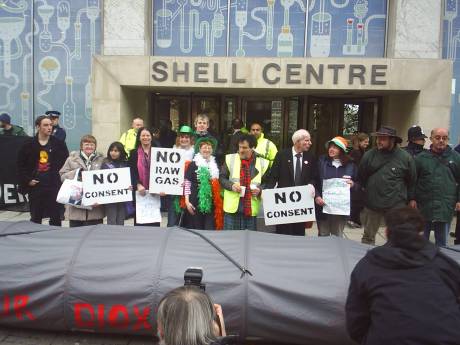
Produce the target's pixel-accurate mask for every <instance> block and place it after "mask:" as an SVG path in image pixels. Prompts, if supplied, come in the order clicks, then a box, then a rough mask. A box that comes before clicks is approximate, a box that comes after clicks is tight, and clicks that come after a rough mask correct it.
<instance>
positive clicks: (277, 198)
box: [262, 186, 316, 225]
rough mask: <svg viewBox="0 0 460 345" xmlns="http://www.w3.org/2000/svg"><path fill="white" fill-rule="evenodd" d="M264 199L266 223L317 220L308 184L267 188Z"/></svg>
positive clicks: (263, 194)
mask: <svg viewBox="0 0 460 345" xmlns="http://www.w3.org/2000/svg"><path fill="white" fill-rule="evenodd" d="M262 200H263V204H264V218H265V225H276V224H289V223H301V222H310V221H314V220H316V218H315V205H314V201H313V197H312V196H311V191H310V189H309V188H308V186H299V187H287V188H276V189H265V190H264V191H263V192H262Z"/></svg>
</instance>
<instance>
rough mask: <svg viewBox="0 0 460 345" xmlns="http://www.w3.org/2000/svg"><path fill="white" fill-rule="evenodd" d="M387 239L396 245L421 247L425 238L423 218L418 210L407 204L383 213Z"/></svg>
mask: <svg viewBox="0 0 460 345" xmlns="http://www.w3.org/2000/svg"><path fill="white" fill-rule="evenodd" d="M384 218H385V224H386V226H387V231H388V241H389V242H390V243H392V244H393V245H394V246H397V247H411V248H415V249H419V248H422V247H423V246H424V245H425V241H426V240H425V238H424V237H423V236H422V235H420V233H421V232H423V230H424V229H425V219H424V218H423V215H422V214H421V213H420V211H419V210H417V209H414V208H412V207H409V206H405V207H401V208H395V209H392V210H390V211H388V212H387V213H386V214H385V217H384Z"/></svg>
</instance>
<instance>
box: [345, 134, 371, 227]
mask: <svg viewBox="0 0 460 345" xmlns="http://www.w3.org/2000/svg"><path fill="white" fill-rule="evenodd" d="M351 142H352V145H353V150H351V152H350V157H351V159H353V161H354V162H355V164H356V166H359V163H360V162H361V158H362V157H363V156H364V153H365V152H366V150H367V148H368V147H369V134H367V133H364V132H359V133H357V134H355V135H354V136H353V138H352V139H351ZM364 198H365V195H364V192H363V190H362V189H361V188H354V189H353V190H352V191H351V210H350V219H349V221H348V226H349V227H351V228H360V227H361V218H360V214H361V211H362V210H363V208H364Z"/></svg>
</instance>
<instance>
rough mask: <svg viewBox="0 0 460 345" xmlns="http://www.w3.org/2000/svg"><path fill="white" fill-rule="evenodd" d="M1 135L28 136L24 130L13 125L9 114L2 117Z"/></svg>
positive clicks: (0, 123)
mask: <svg viewBox="0 0 460 345" xmlns="http://www.w3.org/2000/svg"><path fill="white" fill-rule="evenodd" d="M0 128H1V131H0V135H15V136H27V133H26V132H25V131H24V128H22V127H20V126H16V125H12V124H11V117H10V115H8V114H7V113H3V114H1V115H0Z"/></svg>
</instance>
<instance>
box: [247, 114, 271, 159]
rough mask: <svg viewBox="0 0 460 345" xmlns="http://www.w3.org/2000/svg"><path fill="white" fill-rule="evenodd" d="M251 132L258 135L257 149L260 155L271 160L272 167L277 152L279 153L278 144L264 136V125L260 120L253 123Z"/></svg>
mask: <svg viewBox="0 0 460 345" xmlns="http://www.w3.org/2000/svg"><path fill="white" fill-rule="evenodd" d="M249 128H250V133H251V134H252V135H253V136H255V137H256V139H257V146H256V148H255V151H256V152H257V154H258V155H259V157H262V158H265V159H266V160H268V161H269V162H270V167H271V166H272V164H273V161H274V160H275V157H276V154H277V153H278V149H277V148H276V145H275V144H274V143H273V142H272V141H271V140H269V139H267V138H265V137H264V131H263V128H262V125H261V124H260V123H258V122H253V123H252V124H251V127H249Z"/></svg>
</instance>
